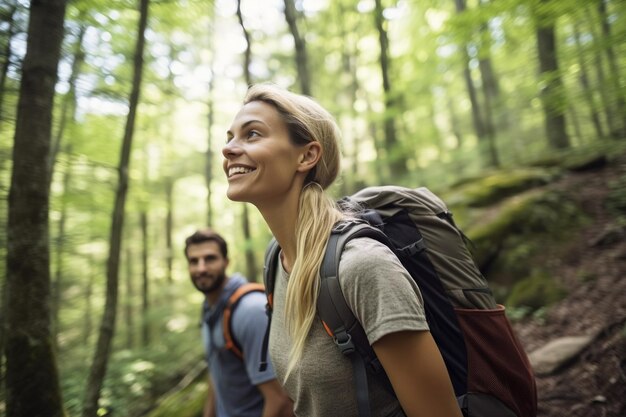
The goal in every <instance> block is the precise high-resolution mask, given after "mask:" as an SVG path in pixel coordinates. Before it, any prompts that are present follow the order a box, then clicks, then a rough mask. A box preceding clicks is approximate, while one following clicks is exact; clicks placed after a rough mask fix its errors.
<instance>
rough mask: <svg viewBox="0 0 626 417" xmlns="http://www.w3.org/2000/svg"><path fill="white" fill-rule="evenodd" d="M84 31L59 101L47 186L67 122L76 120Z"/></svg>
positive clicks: (82, 28) (81, 30) (82, 29)
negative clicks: (56, 127) (65, 89)
mask: <svg viewBox="0 0 626 417" xmlns="http://www.w3.org/2000/svg"><path fill="white" fill-rule="evenodd" d="M86 30H87V28H86V26H81V27H80V28H79V32H78V38H77V39H76V44H75V46H74V47H75V51H74V57H73V60H72V72H71V74H70V78H69V80H68V84H69V86H70V88H69V91H68V92H67V93H66V94H65V96H64V97H63V100H62V101H61V116H60V117H59V126H58V129H57V132H56V134H55V135H54V137H53V138H52V151H51V152H50V158H49V161H48V166H49V168H50V171H49V173H48V182H49V185H48V186H50V184H52V178H53V175H54V164H55V163H56V159H57V156H58V154H59V150H60V149H61V141H62V140H63V134H64V133H65V128H66V126H67V122H68V121H70V120H72V121H74V120H75V119H76V117H75V112H76V111H75V110H76V80H77V79H78V75H79V74H80V68H81V66H82V64H83V61H84V60H85V52H84V51H83V38H84V37H85V32H86Z"/></svg>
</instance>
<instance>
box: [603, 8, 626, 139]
mask: <svg viewBox="0 0 626 417" xmlns="http://www.w3.org/2000/svg"><path fill="white" fill-rule="evenodd" d="M598 12H599V14H600V22H601V27H602V35H603V36H604V39H606V47H605V48H604V51H605V53H606V58H607V61H608V62H609V68H610V69H611V74H612V75H611V80H612V84H613V85H612V87H613V91H614V94H615V104H616V107H617V111H616V113H617V114H619V115H621V117H622V120H621V123H622V126H621V128H617V129H615V130H614V131H612V132H611V135H612V136H613V137H615V138H623V139H626V100H625V99H624V93H623V91H624V89H623V88H621V82H620V78H621V77H620V74H622V72H621V71H620V68H619V65H618V63H617V58H616V57H615V52H614V51H613V42H614V41H613V39H612V36H611V25H610V24H609V18H608V14H607V10H606V0H598Z"/></svg>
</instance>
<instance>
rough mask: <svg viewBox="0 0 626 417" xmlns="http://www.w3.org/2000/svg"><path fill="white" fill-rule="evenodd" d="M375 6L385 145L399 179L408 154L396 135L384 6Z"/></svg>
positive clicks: (391, 166)
mask: <svg viewBox="0 0 626 417" xmlns="http://www.w3.org/2000/svg"><path fill="white" fill-rule="evenodd" d="M375 5H376V6H375V8H374V21H375V24H376V30H377V31H378V41H379V45H380V71H381V75H382V79H383V92H384V96H385V115H384V122H383V123H384V131H385V147H386V150H387V155H388V156H389V158H388V159H389V166H390V171H391V175H392V177H393V179H397V178H399V177H402V176H403V175H406V160H407V156H406V154H405V153H404V151H403V149H401V146H400V143H399V141H398V138H397V135H396V124H395V120H394V117H395V115H394V112H395V110H396V109H395V107H396V100H395V98H394V95H393V89H392V86H391V77H390V72H391V70H390V67H391V60H390V58H389V40H388V38H387V31H386V29H385V24H384V16H383V6H382V3H381V0H376V3H375Z"/></svg>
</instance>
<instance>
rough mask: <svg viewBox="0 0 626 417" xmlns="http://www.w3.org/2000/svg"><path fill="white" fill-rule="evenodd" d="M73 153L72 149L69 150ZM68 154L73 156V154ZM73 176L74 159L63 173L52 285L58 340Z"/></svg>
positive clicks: (53, 330) (53, 332)
mask: <svg viewBox="0 0 626 417" xmlns="http://www.w3.org/2000/svg"><path fill="white" fill-rule="evenodd" d="M68 150H69V151H70V152H71V147H70V148H68ZM70 152H68V154H70V155H71V153H70ZM71 176H72V158H71V157H70V158H69V159H68V161H67V167H66V168H65V172H64V173H63V195H62V196H61V214H60V217H59V224H58V227H59V228H58V231H57V238H56V248H55V250H56V262H55V272H54V281H53V283H52V335H53V337H54V338H55V343H56V339H57V337H58V335H59V312H60V310H61V300H62V298H63V297H62V293H63V255H64V252H65V241H66V239H67V236H66V231H65V223H66V220H67V193H68V190H69V189H70V178H71Z"/></svg>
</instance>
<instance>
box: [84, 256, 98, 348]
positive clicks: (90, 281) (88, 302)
mask: <svg viewBox="0 0 626 417" xmlns="http://www.w3.org/2000/svg"><path fill="white" fill-rule="evenodd" d="M88 261H89V274H88V277H87V286H86V287H85V320H84V321H83V344H84V345H85V346H89V342H90V341H91V332H92V329H93V325H92V323H93V317H92V315H93V313H92V311H93V305H92V296H93V285H94V281H95V279H96V273H95V267H94V263H95V261H94V259H93V258H92V257H91V256H89V259H88Z"/></svg>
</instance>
